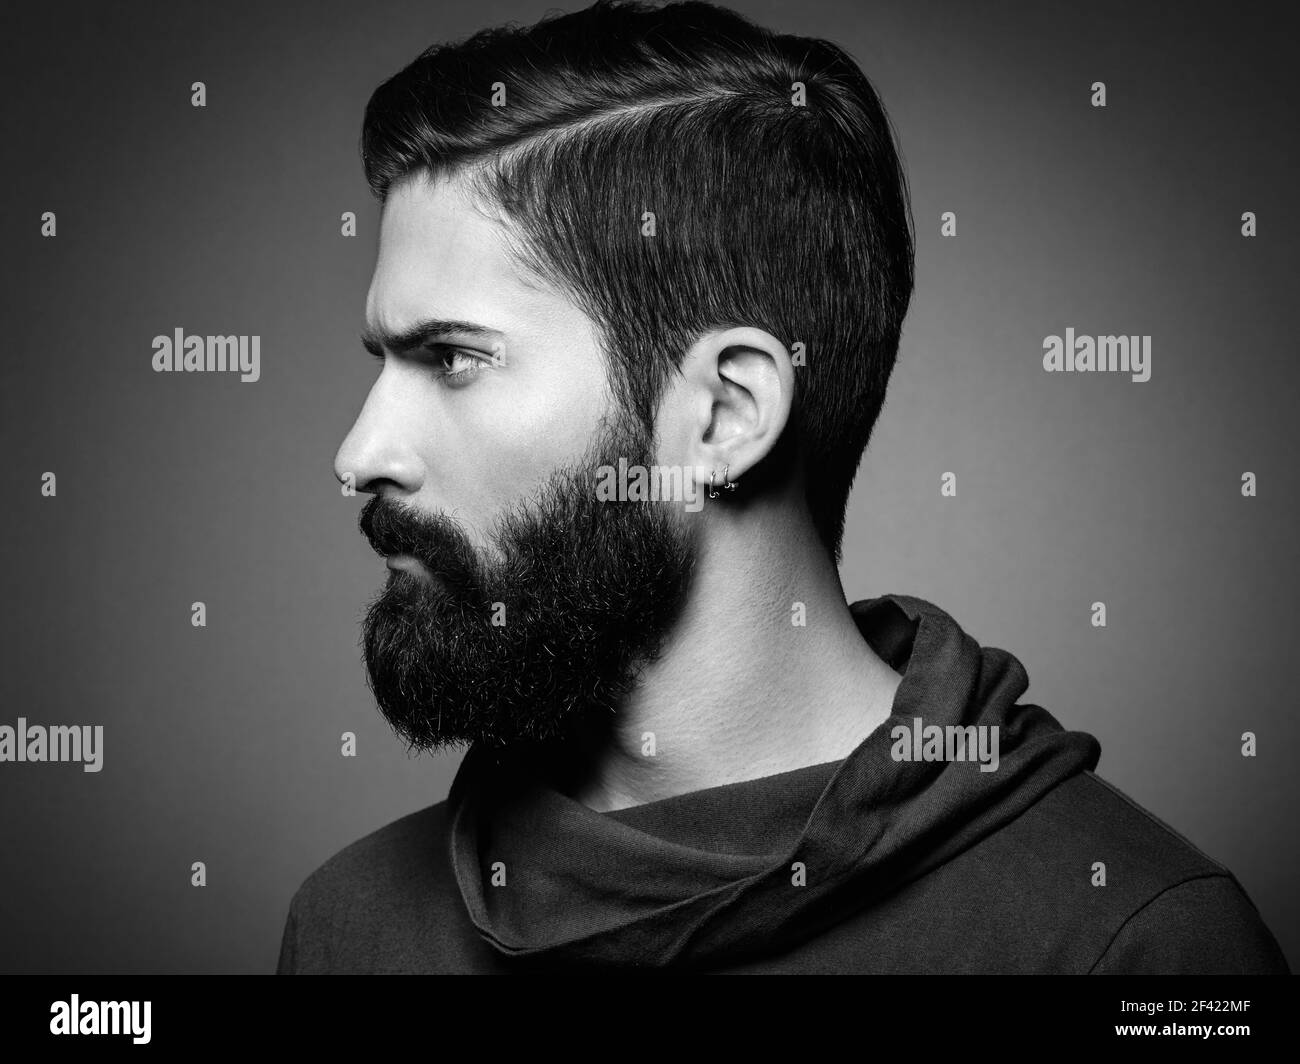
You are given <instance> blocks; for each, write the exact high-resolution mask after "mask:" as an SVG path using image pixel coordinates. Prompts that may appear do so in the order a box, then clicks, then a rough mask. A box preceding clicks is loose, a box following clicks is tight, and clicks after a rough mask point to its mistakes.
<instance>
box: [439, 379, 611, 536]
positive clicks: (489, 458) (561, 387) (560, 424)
mask: <svg viewBox="0 0 1300 1064" xmlns="http://www.w3.org/2000/svg"><path fill="white" fill-rule="evenodd" d="M588 380H589V378H586V377H585V375H584V376H579V375H576V374H575V375H573V376H568V375H566V376H564V377H561V376H559V375H552V377H551V379H549V380H525V379H519V380H517V381H510V382H508V384H509V385H510V386H509V387H507V386H505V384H506V383H507V382H503V385H502V386H500V387H498V388H497V389H495V390H494V394H493V395H492V402H491V403H478V404H473V405H472V406H471V405H470V404H466V406H465V408H464V409H463V410H461V411H458V412H457V413H455V414H453V415H451V416H449V417H448V419H447V421H446V422H445V428H446V429H447V430H448V434H449V438H450V439H455V440H456V441H458V442H457V443H456V444H455V445H454V446H453V447H451V448H450V449H448V450H447V451H446V452H445V453H443V454H441V455H431V456H430V462H431V463H432V464H433V465H434V467H435V468H438V469H439V470H440V471H441V476H440V478H439V479H440V480H441V482H442V484H443V485H444V487H445V489H446V490H445V492H443V493H440V494H443V496H444V498H445V499H446V500H447V503H448V505H449V506H450V507H452V508H454V511H455V517H456V518H457V519H458V520H460V521H461V522H462V523H463V524H464V525H465V526H466V528H467V531H470V532H471V535H473V536H474V537H475V538H476V540H477V541H478V542H480V543H481V542H483V541H484V539H485V537H486V534H487V530H488V529H489V528H490V527H491V526H492V523H493V520H494V519H495V517H496V516H497V515H498V514H500V513H502V512H503V511H505V510H507V509H509V508H511V507H513V506H515V505H517V504H518V503H519V502H520V500H522V499H525V498H530V497H532V496H534V495H535V494H536V493H537V490H538V488H539V487H540V486H541V484H542V483H543V482H544V481H545V480H546V479H547V478H548V477H549V476H550V475H551V474H552V473H553V472H554V471H555V470H556V469H557V468H558V467H560V466H563V465H568V464H570V463H572V462H573V461H575V460H576V459H577V458H578V457H579V456H581V455H582V454H583V453H584V452H585V451H586V450H587V448H588V447H589V446H590V445H591V443H592V441H593V439H594V438H595V435H596V432H597V429H598V427H599V425H600V419H601V417H602V415H604V414H605V413H606V410H607V406H606V397H605V395H604V394H603V393H602V392H600V391H599V390H598V389H596V388H592V387H590V386H589V383H588Z"/></svg>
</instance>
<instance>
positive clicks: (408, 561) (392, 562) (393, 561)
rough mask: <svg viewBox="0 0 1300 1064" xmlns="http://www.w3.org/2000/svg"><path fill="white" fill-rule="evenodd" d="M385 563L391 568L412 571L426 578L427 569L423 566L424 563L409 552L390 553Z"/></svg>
mask: <svg viewBox="0 0 1300 1064" xmlns="http://www.w3.org/2000/svg"><path fill="white" fill-rule="evenodd" d="M385 564H387V566H388V568H390V569H393V570H400V571H402V572H407V573H414V574H416V575H418V576H423V577H426V578H427V577H428V576H429V570H428V569H426V568H425V567H424V563H423V562H422V561H420V559H419V558H414V557H412V556H411V555H409V554H390V555H389V556H388V557H387V558H386V559H385Z"/></svg>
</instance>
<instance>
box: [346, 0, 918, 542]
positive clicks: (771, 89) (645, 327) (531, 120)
mask: <svg viewBox="0 0 1300 1064" xmlns="http://www.w3.org/2000/svg"><path fill="white" fill-rule="evenodd" d="M361 154H362V160H363V163H364V165H365V172H366V179H367V181H368V182H369V185H370V187H371V189H372V191H373V192H374V193H375V195H376V196H377V197H378V198H379V199H380V201H381V202H382V201H384V200H385V199H386V198H387V195H388V192H389V189H390V188H391V187H392V186H393V185H394V184H395V183H396V182H399V181H401V180H403V179H405V178H407V177H409V176H412V175H416V174H427V175H431V176H437V175H441V174H450V173H453V172H462V173H465V174H466V175H467V176H469V177H471V179H472V187H473V188H474V189H475V192H476V194H477V195H478V196H479V197H481V198H482V199H483V202H485V203H488V204H491V205H492V206H493V208H494V209H495V210H496V211H497V212H499V213H500V214H502V215H504V217H505V218H507V219H508V220H509V221H510V222H512V223H513V229H514V231H515V237H514V246H513V247H512V250H513V252H514V254H515V255H516V257H517V258H518V259H519V261H520V264H521V266H523V267H524V268H525V269H526V270H528V271H531V272H532V273H534V274H536V275H537V276H538V277H540V278H542V279H543V280H545V281H547V282H548V283H550V284H551V285H552V286H554V287H557V288H559V289H560V290H562V291H565V292H566V293H567V294H568V295H569V296H570V298H572V299H573V300H574V301H575V303H576V304H577V305H578V306H579V307H580V308H581V309H582V310H583V311H584V312H585V313H586V314H587V315H588V316H589V317H590V318H591V319H592V320H593V322H595V324H596V325H597V327H598V328H599V330H600V331H601V333H602V336H603V340H604V344H605V348H606V355H607V358H608V360H609V367H610V384H611V388H612V390H613V392H614V395H615V396H616V398H617V400H618V401H619V402H620V403H621V405H622V406H623V407H624V409H625V410H626V411H627V412H628V413H629V414H631V415H632V416H634V417H636V418H638V419H639V421H640V423H641V425H642V426H643V428H644V430H645V431H647V432H652V431H653V423H654V417H655V411H656V409H657V404H658V401H659V398H660V396H661V394H662V390H663V387H664V386H665V384H666V383H667V382H668V379H669V374H670V373H671V372H675V371H677V370H678V368H679V367H680V364H681V360H682V357H683V356H684V354H685V353H686V351H687V349H688V348H689V347H690V346H691V345H692V344H693V343H694V342H695V341H696V340H697V339H698V338H699V337H700V336H702V335H703V334H704V333H705V332H706V331H708V330H710V329H713V328H725V327H729V326H734V325H740V326H755V327H758V328H761V329H765V330H766V331H768V332H770V333H771V334H772V335H773V336H774V337H776V338H777V339H779V340H780V341H781V342H782V343H784V344H785V345H786V347H787V348H788V349H789V350H790V351H791V352H792V353H795V352H798V351H801V352H802V364H799V363H800V358H798V357H796V369H795V397H794V407H793V412H792V418H791V425H790V427H789V430H788V433H787V437H785V438H783V441H782V442H783V444H786V443H787V440H789V438H790V433H791V432H792V433H793V441H792V446H793V448H794V450H793V451H792V452H791V453H793V454H795V455H796V460H797V461H798V462H799V463H800V464H801V466H802V469H803V472H804V475H805V482H806V494H807V499H808V504H809V509H810V511H811V513H812V516H813V519H814V521H815V523H816V527H817V531H818V535H819V537H820V539H821V541H822V543H823V545H824V546H825V548H826V549H827V551H828V552H829V553H830V554H831V555H832V556H833V557H834V558H835V559H836V560H837V561H838V559H839V557H840V542H841V538H842V536H843V529H844V511H845V507H846V504H847V501H848V495H849V489H850V488H851V486H852V484H853V478H854V476H855V474H856V472H857V468H858V464H859V462H860V460H861V457H862V453H863V451H864V449H865V448H866V446H867V442H868V440H869V439H870V436H871V430H872V428H873V427H874V425H875V423H876V419H877V417H878V416H879V414H880V410H881V407H882V406H883V404H884V399H885V388H886V385H887V384H888V381H889V376H890V373H891V372H892V370H893V366H894V361H895V359H896V356H897V353H898V342H899V334H900V332H901V330H902V325H903V318H904V316H905V315H906V313H907V308H908V304H909V302H910V300H911V295H912V286H913V270H914V247H913V242H914V235H913V228H912V216H911V208H910V205H909V201H908V190H907V182H906V177H905V176H904V174H903V171H902V167H901V165H900V163H899V159H898V154H897V151H896V149H895V145H894V132H893V127H892V125H891V123H890V121H889V119H888V117H887V115H886V114H885V111H884V109H883V107H882V105H881V102H880V99H879V98H878V96H877V94H876V92H875V90H874V89H873V87H872V85H871V83H870V82H869V81H868V80H867V78H866V76H865V75H864V74H863V73H862V71H861V70H860V69H859V68H858V66H857V65H856V64H855V63H854V61H853V60H852V59H851V58H849V56H848V55H847V54H846V53H845V52H844V51H843V50H842V49H840V48H839V47H837V46H836V45H834V44H831V43H829V42H828V41H824V40H819V39H816V38H809V37H798V36H791V35H785V34H776V33H773V32H771V31H769V30H766V29H763V28H761V27H759V26H756V25H754V24H753V23H752V22H750V21H748V20H747V19H745V18H743V17H742V16H740V15H738V14H736V13H734V12H731V11H728V10H726V9H725V8H721V7H717V6H714V5H712V4H707V3H703V2H699V0H688V2H683V3H672V4H668V5H666V6H663V7H650V6H647V5H645V4H641V3H631V2H613V0H598V2H597V3H595V4H593V5H592V6H591V7H588V8H586V9H585V10H582V11H578V12H575V13H573V14H568V15H559V16H551V17H548V18H545V19H543V20H542V21H540V22H538V23H536V24H535V25H532V26H528V27H523V28H518V27H514V26H506V27H501V28H493V29H487V30H483V31H481V32H479V33H476V34H474V35H473V36H472V37H469V38H468V39H466V40H464V41H462V42H458V43H453V44H443V45H437V46H435V47H432V48H430V49H428V50H427V51H425V52H424V53H422V54H421V55H420V56H419V58H417V59H416V60H415V61H414V62H412V63H411V64H410V65H409V66H407V67H406V68H405V69H403V70H402V71H401V72H400V73H398V74H396V75H394V76H393V77H392V78H390V79H389V80H388V81H386V82H384V83H383V84H382V85H381V86H380V87H379V88H378V89H376V90H375V92H374V94H373V95H372V96H371V98H370V101H369V103H368V104H367V106H366V112H365V120H364V125H363V130H362V137H361ZM651 215H653V218H651ZM650 223H652V225H651V224H650ZM651 232H653V235H649V234H650V233H651ZM795 344H802V345H803V346H802V348H795V346H794V345H795ZM751 479H756V478H751Z"/></svg>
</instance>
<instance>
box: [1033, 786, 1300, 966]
mask: <svg viewBox="0 0 1300 1064" xmlns="http://www.w3.org/2000/svg"><path fill="white" fill-rule="evenodd" d="M1013 834H1014V835H1016V836H1018V837H1020V839H1021V840H1022V841H1028V842H1029V843H1030V844H1031V849H1032V852H1033V853H1034V855H1035V856H1034V860H1035V862H1036V864H1037V866H1038V868H1039V869H1040V870H1042V871H1043V872H1045V873H1055V874H1059V875H1060V877H1061V879H1063V880H1064V882H1065V884H1066V886H1065V889H1064V893H1065V894H1066V895H1068V897H1069V898H1070V899H1071V903H1072V904H1071V908H1072V910H1073V912H1074V913H1075V914H1076V918H1077V919H1079V920H1080V921H1081V922H1083V923H1084V924H1085V925H1086V927H1087V929H1088V931H1089V933H1088V934H1087V936H1086V938H1087V941H1088V942H1089V952H1090V954H1091V962H1090V963H1085V964H1084V967H1085V968H1086V969H1087V970H1091V971H1094V972H1096V973H1098V974H1100V973H1107V972H1129V973H1166V974H1168V973H1180V972H1181V973H1228V972H1236V973H1249V972H1259V973H1270V972H1277V973H1286V972H1287V971H1288V968H1287V963H1286V960H1285V958H1284V957H1283V955H1282V952H1281V950H1280V948H1279V947H1278V945H1277V942H1276V940H1275V939H1274V938H1273V936H1272V935H1271V934H1270V933H1269V931H1268V928H1267V927H1266V926H1265V924H1264V922H1263V920H1262V918H1261V917H1260V914H1259V912H1258V910H1257V909H1256V908H1255V905H1254V903H1253V902H1252V901H1251V899H1250V897H1249V896H1248V895H1247V894H1246V892H1245V890H1244V889H1243V888H1242V886H1241V884H1240V883H1239V882H1238V881H1237V879H1236V877H1235V876H1234V875H1233V874H1232V873H1231V872H1230V871H1229V870H1228V869H1227V868H1225V867H1224V866H1223V865H1222V864H1220V863H1219V862H1218V861H1216V860H1214V859H1213V858H1211V857H1210V856H1208V855H1207V854H1205V853H1204V852H1202V851H1201V850H1200V849H1198V848H1197V847H1196V846H1195V845H1194V844H1193V843H1192V842H1191V841H1189V840H1188V839H1187V838H1186V837H1184V836H1183V835H1181V834H1180V833H1179V832H1177V831H1175V830H1174V829H1173V828H1172V827H1170V826H1169V825H1168V824H1166V823H1164V822H1163V821H1162V820H1160V819H1159V818H1157V817H1156V816H1155V815H1154V814H1152V813H1151V812H1149V811H1148V810H1146V809H1144V808H1143V807H1142V806H1140V805H1139V804H1138V803H1137V802H1135V801H1134V800H1133V799H1132V798H1130V797H1129V796H1128V795H1126V794H1124V792H1122V791H1120V790H1119V789H1118V788H1116V787H1115V786H1113V785H1112V784H1110V783H1107V782H1106V781H1105V780H1103V779H1102V778H1101V777H1099V776H1097V775H1096V774H1094V773H1092V772H1083V773H1080V774H1079V775H1077V776H1075V777H1072V778H1071V779H1069V780H1067V781H1066V782H1065V783H1063V784H1061V785H1060V786H1059V787H1056V788H1054V789H1053V790H1052V791H1050V792H1049V793H1048V794H1047V795H1045V796H1044V797H1043V799H1042V800H1041V801H1039V802H1038V803H1036V804H1035V805H1034V806H1033V807H1032V808H1031V809H1029V810H1027V811H1026V813H1025V814H1024V815H1023V816H1022V817H1021V818H1019V820H1017V821H1016V822H1015V825H1014V828H1013ZM1080 960H1085V958H1082V957H1081V958H1080Z"/></svg>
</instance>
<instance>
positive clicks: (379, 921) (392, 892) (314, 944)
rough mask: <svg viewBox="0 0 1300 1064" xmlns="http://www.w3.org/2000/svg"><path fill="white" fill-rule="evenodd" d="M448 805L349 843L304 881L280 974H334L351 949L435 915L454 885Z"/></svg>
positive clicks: (287, 929)
mask: <svg viewBox="0 0 1300 1064" xmlns="http://www.w3.org/2000/svg"><path fill="white" fill-rule="evenodd" d="M447 820H448V816H447V803H446V802H445V801H443V802H437V803H435V804H434V805H431V806H428V807H426V808H424V809H421V810H419V811H417V812H414V813H410V814H408V815H406V816H404V817H401V818H399V819H398V820H394V821H393V822H392V823H390V824H386V825H385V826H384V827H381V828H379V829H378V830H376V831H372V832H371V833H370V834H369V835H366V836H364V837H363V838H360V839H358V840H357V841H355V842H353V843H350V844H349V845H347V846H345V847H344V848H343V849H341V850H339V852H338V853H336V854H334V855H333V856H332V857H330V858H329V859H328V860H327V861H325V862H324V863H323V864H321V866H320V867H319V868H317V869H316V870H315V871H314V872H312V873H311V874H310V875H309V876H307V878H306V879H305V880H304V881H303V883H302V885H301V886H300V887H299V888H298V889H297V891H296V892H295V893H294V895H293V898H292V899H291V901H290V903H289V914H288V918H287V920H286V923H285V929H284V935H283V938H282V941H281V949H280V961H279V965H278V968H277V970H278V971H279V972H282V973H286V972H294V971H307V970H334V969H337V968H338V967H340V966H343V965H345V963H350V962H348V961H347V960H346V958H345V957H344V956H343V954H344V953H345V952H346V951H348V950H350V949H352V948H353V947H352V944H353V943H357V942H364V941H367V940H370V941H375V940H376V937H377V936H378V935H379V934H380V933H381V932H382V930H383V929H385V928H397V927H400V926H401V925H402V923H403V922H404V921H406V920H416V919H418V918H419V917H420V915H424V916H426V917H427V916H428V915H429V913H428V907H429V902H430V899H431V898H435V899H436V898H437V897H439V896H441V895H442V894H444V893H446V891H447V889H448V884H449V883H450V882H451V878H452V877H451V869H450V862H449V859H448V857H447V847H446V838H447Z"/></svg>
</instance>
